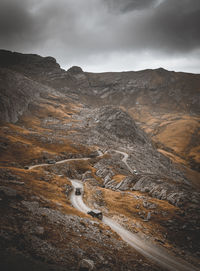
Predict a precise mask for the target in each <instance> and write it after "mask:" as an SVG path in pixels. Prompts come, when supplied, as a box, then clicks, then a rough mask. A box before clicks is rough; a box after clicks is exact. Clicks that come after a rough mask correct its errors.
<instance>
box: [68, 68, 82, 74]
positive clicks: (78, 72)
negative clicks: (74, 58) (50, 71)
mask: <svg viewBox="0 0 200 271" xmlns="http://www.w3.org/2000/svg"><path fill="white" fill-rule="evenodd" d="M67 72H68V73H70V74H72V75H76V74H80V73H83V70H82V69H81V67H78V66H72V67H71V68H69V69H68V70H67Z"/></svg>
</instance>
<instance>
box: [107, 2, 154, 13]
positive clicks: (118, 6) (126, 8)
mask: <svg viewBox="0 0 200 271" xmlns="http://www.w3.org/2000/svg"><path fill="white" fill-rule="evenodd" d="M104 2H105V3H106V4H107V6H108V7H109V10H110V11H111V12H112V11H118V12H130V11H132V10H141V9H146V8H149V7H153V5H155V4H156V3H157V0H124V1H122V0H104Z"/></svg>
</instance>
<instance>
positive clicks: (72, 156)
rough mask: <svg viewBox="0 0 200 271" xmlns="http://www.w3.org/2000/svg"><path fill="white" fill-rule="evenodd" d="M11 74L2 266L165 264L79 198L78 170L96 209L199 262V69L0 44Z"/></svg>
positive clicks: (0, 68) (1, 72)
mask: <svg viewBox="0 0 200 271" xmlns="http://www.w3.org/2000/svg"><path fill="white" fill-rule="evenodd" d="M0 80H1V84H0V113H1V114H0V120H1V129H0V138H1V141H0V150H1V152H0V153H1V154H0V163H1V164H0V171H1V174H0V176H1V177H0V205H1V218H2V219H1V222H0V244H1V247H0V248H1V260H0V262H1V264H0V266H1V269H2V270H14V269H15V266H17V267H18V268H19V269H21V270H27V268H29V269H31V270H164V269H162V268H161V267H160V266H158V263H156V262H154V261H152V260H149V259H147V258H144V257H143V256H142V255H140V254H139V253H138V252H136V251H135V250H134V249H133V248H132V247H130V246H129V245H128V244H127V243H125V242H124V241H122V240H121V239H120V237H119V236H118V235H117V234H116V233H114V232H113V231H112V230H111V229H110V228H109V227H108V226H106V225H104V224H103V223H102V222H101V221H99V220H97V219H92V218H91V217H90V216H89V215H87V214H83V213H81V212H79V211H77V210H76V209H75V208H73V206H72V205H71V202H70V194H71V191H72V189H73V188H72V184H71V182H70V179H77V180H80V181H82V182H83V184H84V190H85V192H84V201H85V203H87V205H88V206H90V208H94V209H99V210H101V211H102V212H103V214H105V215H106V216H108V217H110V218H112V219H114V220H115V221H116V222H118V223H120V224H121V225H122V226H123V227H125V228H126V229H127V230H129V231H130V232H132V233H137V234H138V236H140V237H141V238H143V239H144V240H147V239H148V240H150V241H151V242H152V243H154V244H156V245H157V246H161V247H165V248H166V249H167V250H169V251H171V253H173V254H174V255H175V256H177V257H179V258H183V259H185V260H186V261H187V262H190V263H192V264H193V265H194V266H200V263H199V257H200V251H199V241H200V240H199V237H200V236H199V232H200V231H199V230H200V223H199V221H200V212H199V203H200V190H199V189H200V185H199V172H198V169H199V159H200V156H199V108H200V106H199V105H200V96H199V92H200V76H199V75H193V74H184V73H175V72H169V71H166V70H163V69H158V70H146V71H140V72H123V73H102V74H93V73H86V72H83V71H82V69H81V68H79V67H72V68H71V69H69V70H68V71H64V70H62V69H61V68H60V66H59V64H57V63H56V60H55V59H53V58H52V57H45V58H43V57H41V56H38V55H23V54H19V53H12V52H9V51H4V50H1V51H0ZM40 164H44V165H43V166H40ZM84 268H85V269H84ZM15 270H16V269H15Z"/></svg>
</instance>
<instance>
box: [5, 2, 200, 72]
mask: <svg viewBox="0 0 200 271" xmlns="http://www.w3.org/2000/svg"><path fill="white" fill-rule="evenodd" d="M199 25H200V1H199V0H181V1H180V0H95V1H94V0H84V1H83V0H76V1H74V0H59V1H55V0H1V1H0V37H1V39H0V47H1V48H5V49H11V50H18V51H22V52H33V53H39V54H43V55H52V56H54V57H56V58H57V59H58V61H59V62H61V63H62V65H66V64H67V63H72V64H78V63H87V62H88V64H89V62H90V61H91V62H92V61H95V60H96V65H100V62H102V63H103V61H104V59H105V57H106V58H107V59H112V57H111V56H113V55H118V56H119V55H120V54H121V55H122V56H124V55H127V54H133V55H134V54H136V55H140V57H141V61H142V62H145V54H144V52H146V51H148V52H149V53H150V54H151V53H152V55H155V53H157V52H158V54H159V57H160V58H162V56H163V61H164V58H165V59H166V57H167V56H168V57H169V59H170V57H171V56H172V55H173V58H174V55H176V54H178V55H179V57H181V55H183V56H184V55H186V54H187V55H189V54H190V53H193V52H194V51H195V50H197V49H200V34H199V33H200V32H199ZM138 59H139V58H138ZM99 60H100V61H99ZM169 63H170V61H169ZM195 65H197V64H195ZM147 68H148V62H147Z"/></svg>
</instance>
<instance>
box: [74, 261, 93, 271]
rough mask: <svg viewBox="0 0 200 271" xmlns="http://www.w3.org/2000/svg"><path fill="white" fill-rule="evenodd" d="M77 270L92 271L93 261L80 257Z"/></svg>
mask: <svg viewBox="0 0 200 271" xmlns="http://www.w3.org/2000/svg"><path fill="white" fill-rule="evenodd" d="M78 270H79V271H92V270H95V269H94V262H93V261H92V260H88V259H82V260H81V262H80V263H79V268H78Z"/></svg>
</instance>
